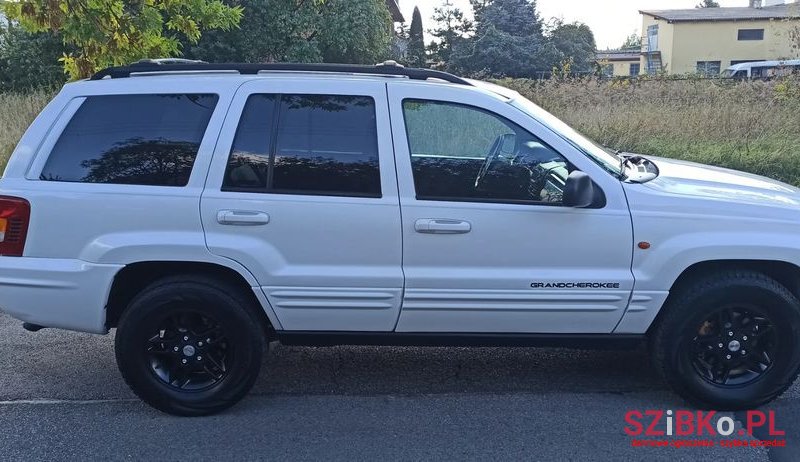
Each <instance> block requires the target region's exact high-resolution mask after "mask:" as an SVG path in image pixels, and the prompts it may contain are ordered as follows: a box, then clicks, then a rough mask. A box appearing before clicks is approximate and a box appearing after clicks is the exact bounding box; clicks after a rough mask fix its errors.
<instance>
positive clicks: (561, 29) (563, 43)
mask: <svg viewBox="0 0 800 462" xmlns="http://www.w3.org/2000/svg"><path fill="white" fill-rule="evenodd" d="M548 38H549V39H550V42H551V43H552V45H553V46H554V47H555V49H556V50H557V51H558V53H559V55H560V56H559V58H558V59H559V63H565V62H569V63H570V70H571V71H572V72H573V73H589V72H591V71H592V69H593V67H594V62H595V58H596V50H597V44H596V43H595V40H594V34H593V33H592V30H591V29H590V28H589V26H587V25H586V24H583V23H579V22H575V23H571V24H565V23H563V22H561V21H557V22H556V24H555V27H553V29H552V30H551V31H550V33H549V34H548Z"/></svg>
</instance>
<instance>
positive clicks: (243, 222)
mask: <svg viewBox="0 0 800 462" xmlns="http://www.w3.org/2000/svg"><path fill="white" fill-rule="evenodd" d="M217 223H219V224H221V225H231V226H261V225H266V224H267V223H269V215H268V214H266V213H264V212H256V211H252V210H220V211H219V212H217Z"/></svg>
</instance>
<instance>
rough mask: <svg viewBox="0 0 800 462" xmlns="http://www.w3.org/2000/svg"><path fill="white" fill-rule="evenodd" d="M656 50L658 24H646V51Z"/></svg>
mask: <svg viewBox="0 0 800 462" xmlns="http://www.w3.org/2000/svg"><path fill="white" fill-rule="evenodd" d="M657 50H658V24H653V25H652V26H647V51H648V52H653V51H657Z"/></svg>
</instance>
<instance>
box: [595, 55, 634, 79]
mask: <svg viewBox="0 0 800 462" xmlns="http://www.w3.org/2000/svg"><path fill="white" fill-rule="evenodd" d="M641 59H642V51H641V50H640V49H639V48H628V49H624V50H605V51H598V52H597V64H598V65H600V69H601V71H602V73H603V75H604V76H606V77H628V76H636V75H639V73H640V72H641Z"/></svg>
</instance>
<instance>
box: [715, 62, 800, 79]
mask: <svg viewBox="0 0 800 462" xmlns="http://www.w3.org/2000/svg"><path fill="white" fill-rule="evenodd" d="M792 74H800V59H792V60H786V61H755V62H750V63H741V64H734V65H733V66H731V67H729V68H727V69H725V70H724V71H722V77H723V78H726V79H742V80H744V79H771V78H774V77H784V76H787V75H792Z"/></svg>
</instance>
